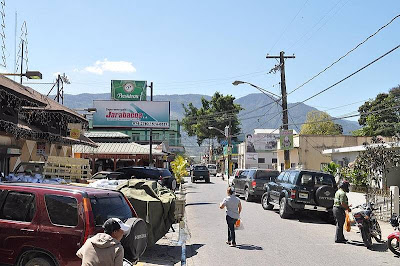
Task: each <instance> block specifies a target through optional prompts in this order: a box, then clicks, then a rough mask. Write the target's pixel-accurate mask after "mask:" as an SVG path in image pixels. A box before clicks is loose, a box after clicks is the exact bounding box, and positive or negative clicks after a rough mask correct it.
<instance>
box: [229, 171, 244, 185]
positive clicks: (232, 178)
mask: <svg viewBox="0 0 400 266" xmlns="http://www.w3.org/2000/svg"><path fill="white" fill-rule="evenodd" d="M244 170H245V169H235V170H234V171H233V175H231V176H230V177H229V179H228V185H229V186H233V180H234V179H235V177H239V175H240V174H241V173H242V172H243V171H244Z"/></svg>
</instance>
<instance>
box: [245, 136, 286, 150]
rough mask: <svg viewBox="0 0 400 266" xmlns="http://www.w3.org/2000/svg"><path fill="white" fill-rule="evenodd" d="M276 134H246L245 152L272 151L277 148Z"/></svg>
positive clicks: (277, 137) (277, 138)
mask: <svg viewBox="0 0 400 266" xmlns="http://www.w3.org/2000/svg"><path fill="white" fill-rule="evenodd" d="M278 140H279V135H278V134H269V133H257V134H247V135H246V152H259V151H273V150H276V149H277V144H278Z"/></svg>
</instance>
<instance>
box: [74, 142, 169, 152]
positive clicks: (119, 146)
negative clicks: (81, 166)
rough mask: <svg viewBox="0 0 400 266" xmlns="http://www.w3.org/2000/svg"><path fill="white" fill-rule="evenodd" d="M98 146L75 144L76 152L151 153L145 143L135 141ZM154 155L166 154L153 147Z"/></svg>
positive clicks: (100, 144)
mask: <svg viewBox="0 0 400 266" xmlns="http://www.w3.org/2000/svg"><path fill="white" fill-rule="evenodd" d="M96 144H97V145H99V146H98V147H97V148H93V147H87V146H83V145H74V146H73V152H74V153H93V154H129V155H134V154H149V151H150V149H149V148H148V147H146V146H145V145H140V144H137V143H134V142H128V143H115V142H114V143H96ZM153 154H154V155H164V154H165V153H163V152H160V151H158V150H155V149H153Z"/></svg>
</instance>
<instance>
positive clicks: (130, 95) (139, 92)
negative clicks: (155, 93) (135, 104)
mask: <svg viewBox="0 0 400 266" xmlns="http://www.w3.org/2000/svg"><path fill="white" fill-rule="evenodd" d="M146 92H147V82H146V81H138V80H111V98H112V99H113V100H116V101H146V94H147V93H146Z"/></svg>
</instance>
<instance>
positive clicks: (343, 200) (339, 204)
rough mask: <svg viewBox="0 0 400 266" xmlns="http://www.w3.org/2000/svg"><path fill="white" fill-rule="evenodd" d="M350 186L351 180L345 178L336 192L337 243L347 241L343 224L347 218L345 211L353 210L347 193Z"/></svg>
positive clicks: (334, 212) (334, 209)
mask: <svg viewBox="0 0 400 266" xmlns="http://www.w3.org/2000/svg"><path fill="white" fill-rule="evenodd" d="M349 187H350V184H349V182H348V181H347V180H343V181H341V182H340V183H339V189H338V190H337V191H336V193H335V202H334V204H333V216H335V220H336V235H335V243H346V242H347V239H345V238H344V235H343V225H344V220H345V218H346V214H345V211H346V210H348V211H349V212H350V211H351V210H350V207H351V205H349V200H348V199H347V195H346V193H347V192H349Z"/></svg>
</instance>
